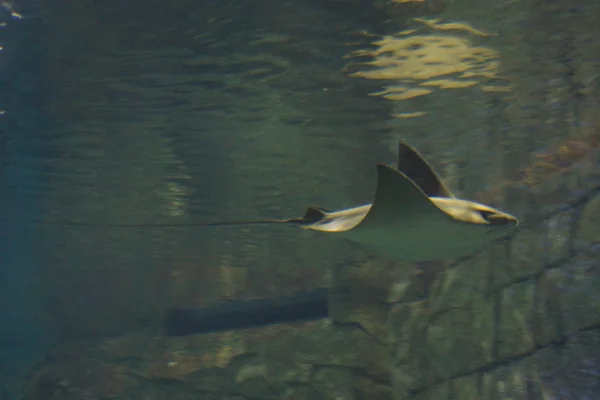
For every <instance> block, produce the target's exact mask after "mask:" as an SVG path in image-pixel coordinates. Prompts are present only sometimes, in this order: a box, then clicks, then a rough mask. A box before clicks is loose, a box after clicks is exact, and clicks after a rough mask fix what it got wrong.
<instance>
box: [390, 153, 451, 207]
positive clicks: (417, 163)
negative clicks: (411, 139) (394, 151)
mask: <svg viewBox="0 0 600 400" xmlns="http://www.w3.org/2000/svg"><path fill="white" fill-rule="evenodd" d="M398 170H399V171H400V172H402V173H403V174H405V175H406V176H407V177H408V178H409V179H410V180H412V181H413V182H414V183H415V184H416V185H417V186H418V187H419V188H420V189H421V190H422V191H423V192H424V193H425V194H426V195H427V196H429V197H448V198H452V197H454V195H453V194H452V192H451V191H450V189H448V188H447V187H446V185H444V183H443V182H442V181H441V179H440V177H439V176H438V175H437V174H436V173H435V171H434V170H433V168H432V167H431V165H429V163H428V162H427V161H425V158H424V157H423V156H422V155H421V154H420V153H419V152H418V151H417V150H416V149H414V148H413V147H411V146H410V145H409V144H407V143H405V142H403V141H400V142H399V144H398Z"/></svg>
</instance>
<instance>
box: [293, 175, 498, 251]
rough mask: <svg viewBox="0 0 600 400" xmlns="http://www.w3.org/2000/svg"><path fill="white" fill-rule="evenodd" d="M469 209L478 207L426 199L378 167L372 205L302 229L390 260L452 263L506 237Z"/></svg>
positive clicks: (334, 214)
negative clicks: (329, 234) (328, 235)
mask: <svg viewBox="0 0 600 400" xmlns="http://www.w3.org/2000/svg"><path fill="white" fill-rule="evenodd" d="M473 205H478V203H474V202H471V201H468V200H461V199H457V198H442V197H427V196H426V195H425V194H424V193H423V192H422V191H421V190H420V189H419V188H417V187H416V186H415V185H414V183H412V182H411V181H410V180H409V179H407V178H406V177H405V176H404V175H403V174H401V173H399V172H398V171H397V170H393V169H392V168H390V167H386V166H380V167H379V176H378V188H377V193H376V196H375V202H374V203H373V204H366V205H363V206H359V207H353V208H348V209H344V210H339V211H333V212H330V213H326V217H325V218H324V219H323V220H321V221H319V222H317V223H315V224H311V225H307V226H305V227H304V228H305V229H310V230H315V231H324V232H333V233H335V234H336V236H338V237H341V238H344V239H347V240H350V241H352V242H356V243H360V244H361V245H364V246H366V247H367V248H369V249H370V250H371V251H373V252H376V253H377V254H381V255H386V256H388V257H391V258H395V259H401V260H406V261H427V260H438V259H445V258H456V257H461V256H465V255H468V254H471V253H474V252H476V251H477V250H480V249H482V248H483V247H485V246H486V245H488V244H489V243H490V242H491V241H493V240H495V239H497V238H498V237H499V236H502V235H501V234H504V233H505V231H504V229H502V228H499V227H492V226H491V225H489V224H487V223H483V219H482V217H481V216H480V215H479V214H478V213H475V212H474V211H473ZM484 207H487V206H484Z"/></svg>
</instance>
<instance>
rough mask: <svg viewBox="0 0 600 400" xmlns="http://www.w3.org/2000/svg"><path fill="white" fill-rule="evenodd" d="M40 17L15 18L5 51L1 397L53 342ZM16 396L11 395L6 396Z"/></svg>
mask: <svg viewBox="0 0 600 400" xmlns="http://www.w3.org/2000/svg"><path fill="white" fill-rule="evenodd" d="M39 34H40V23H39V21H38V20H15V19H13V20H9V21H8V23H7V27H5V29H4V30H3V31H2V35H1V39H0V40H1V44H2V46H3V47H4V50H3V52H2V53H1V54H0V64H1V66H0V83H1V85H0V86H1V87H2V90H1V91H0V108H1V109H2V110H3V114H2V115H1V116H0V129H1V130H0V168H1V176H0V192H1V193H2V196H1V197H0V199H1V200H0V221H1V222H0V226H1V228H0V393H4V394H0V397H2V398H4V397H3V396H5V395H6V396H8V394H9V393H11V391H12V390H13V389H15V388H14V387H12V385H10V384H9V381H10V380H11V379H15V378H20V377H21V376H22V375H23V374H24V373H26V372H28V370H29V368H30V366H31V364H32V363H34V362H37V361H39V360H40V359H42V358H43V355H44V352H45V350H46V346H47V344H48V342H49V339H50V337H49V334H48V327H47V326H46V320H45V318H44V314H45V311H46V310H44V306H43V304H44V293H43V292H44V290H45V288H44V286H43V283H42V282H41V264H40V259H39V258H38V250H37V249H38V246H39V242H38V239H39V238H38V236H37V231H38V228H39V227H38V225H37V224H32V223H31V221H32V220H39V219H40V217H41V215H40V214H39V212H38V210H39V200H40V197H39V193H40V188H41V187H42V186H43V183H42V180H41V177H42V173H41V169H42V168H43V162H44V160H43V158H42V157H40V152H39V151H38V150H39V149H40V147H39V145H40V143H39V139H40V137H41V136H42V135H43V133H42V132H43V131H44V130H45V129H47V124H48V121H49V120H48V118H47V117H46V113H45V111H44V109H43V107H42V106H41V101H42V86H43V83H42V80H43V76H42V75H43V65H42V63H43V59H42V57H41V54H40V48H39V42H38V40H37V39H38V37H39ZM7 398H10V397H7Z"/></svg>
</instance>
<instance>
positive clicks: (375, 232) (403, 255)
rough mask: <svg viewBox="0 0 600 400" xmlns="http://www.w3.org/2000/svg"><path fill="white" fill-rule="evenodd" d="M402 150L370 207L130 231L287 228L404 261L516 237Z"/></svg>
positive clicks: (380, 168) (382, 171)
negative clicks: (328, 236) (320, 234)
mask: <svg viewBox="0 0 600 400" xmlns="http://www.w3.org/2000/svg"><path fill="white" fill-rule="evenodd" d="M398 149H399V154H398V168H397V169H395V168H392V167H390V166H388V165H383V164H379V165H377V190H376V193H375V200H374V201H373V203H372V204H366V205H362V206H358V207H353V208H347V209H343V210H337V211H331V210H327V209H324V208H319V207H309V208H308V209H307V211H306V213H305V214H304V216H303V217H300V218H292V219H281V220H258V221H231V222H216V223H204V224H202V223H200V224H196V223H190V224H171V225H164V224H160V225H148V224H143V225H141V224H140V225H127V226H221V225H250V224H288V225H295V226H299V227H301V228H303V229H308V230H312V231H318V232H323V233H328V234H331V235H335V236H337V237H339V238H342V239H346V240H349V241H352V242H355V243H358V244H360V245H363V246H365V247H366V248H368V249H369V250H370V251H372V252H373V253H374V254H376V255H382V256H387V257H390V258H392V259H397V260H403V261H432V260H441V259H451V258H458V257H463V256H467V255H470V254H473V253H475V252H477V251H479V250H482V249H483V248H485V247H486V246H488V245H489V244H490V243H492V242H494V241H496V240H498V239H500V238H502V237H506V236H509V235H510V234H511V233H513V232H514V230H515V228H516V226H517V225H518V220H517V219H516V218H515V217H514V216H512V215H510V214H507V213H505V212H502V211H500V210H497V209H495V208H493V207H490V206H487V205H485V204H481V203H477V202H474V201H470V200H466V199H459V198H456V196H454V194H453V193H452V192H451V191H450V190H449V189H448V188H447V187H446V186H445V185H444V184H443V182H442V181H441V180H440V178H439V177H438V175H437V174H436V173H435V171H434V170H433V169H432V168H431V166H430V165H429V164H428V163H427V161H425V159H424V158H423V157H422V156H421V154H419V153H418V152H417V151H416V150H415V149H414V148H412V147H411V146H409V145H408V144H406V143H404V142H402V141H401V142H400V143H399V146H398ZM102 225H105V224H102ZM116 226H124V225H122V224H116Z"/></svg>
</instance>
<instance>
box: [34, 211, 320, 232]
mask: <svg viewBox="0 0 600 400" xmlns="http://www.w3.org/2000/svg"><path fill="white" fill-rule="evenodd" d="M326 215H327V210H325V209H322V208H318V207H308V208H307V210H306V213H305V214H304V216H303V217H300V218H291V219H258V220H238V221H220V222H180V223H177V222H174V223H135V224H127V223H114V224H112V223H104V222H79V221H58V222H54V221H52V222H50V221H46V222H45V223H44V224H45V225H55V226H81V227H86V226H88V227H111V228H176V227H186V226H187V227H205V226H240V225H276V224H287V225H300V226H302V225H310V224H314V223H316V222H319V221H321V220H322V219H323V218H325V216H326Z"/></svg>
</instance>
